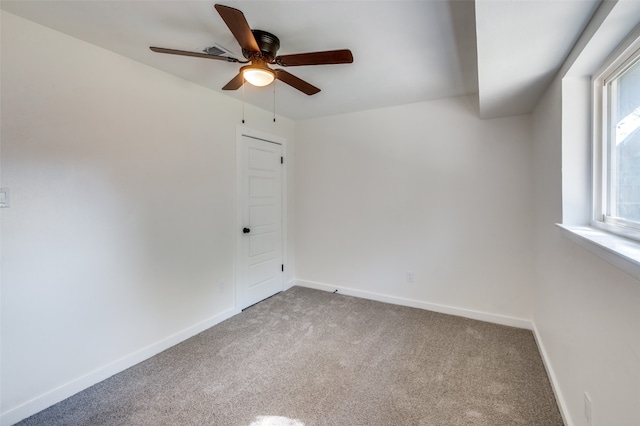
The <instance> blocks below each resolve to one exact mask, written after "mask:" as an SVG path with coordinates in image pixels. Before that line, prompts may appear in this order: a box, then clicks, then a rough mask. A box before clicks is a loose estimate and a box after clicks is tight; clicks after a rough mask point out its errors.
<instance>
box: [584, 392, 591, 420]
mask: <svg viewBox="0 0 640 426" xmlns="http://www.w3.org/2000/svg"><path fill="white" fill-rule="evenodd" d="M584 418H585V419H587V425H591V397H590V396H589V394H588V393H586V392H585V393H584Z"/></svg>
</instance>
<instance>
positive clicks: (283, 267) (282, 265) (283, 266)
mask: <svg viewBox="0 0 640 426" xmlns="http://www.w3.org/2000/svg"><path fill="white" fill-rule="evenodd" d="M282 272H284V264H283V265H282Z"/></svg>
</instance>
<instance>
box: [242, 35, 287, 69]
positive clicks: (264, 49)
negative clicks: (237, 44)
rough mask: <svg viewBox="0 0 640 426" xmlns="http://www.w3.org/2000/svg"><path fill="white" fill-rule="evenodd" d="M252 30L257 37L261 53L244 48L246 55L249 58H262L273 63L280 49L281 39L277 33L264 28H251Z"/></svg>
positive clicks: (243, 52) (243, 51)
mask: <svg viewBox="0 0 640 426" xmlns="http://www.w3.org/2000/svg"><path fill="white" fill-rule="evenodd" d="M251 32H252V33H253V37H254V38H255V39H256V43H258V48H259V49H260V53H259V54H258V53H256V52H251V51H249V50H246V49H242V54H243V55H244V57H245V58H247V59H249V60H254V59H262V60H263V61H265V62H267V63H273V61H274V59H275V57H276V53H277V52H278V49H280V39H278V37H276V36H275V35H273V34H271V33H269V32H266V31H262V30H251Z"/></svg>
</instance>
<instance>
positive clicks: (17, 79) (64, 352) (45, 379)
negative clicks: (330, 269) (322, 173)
mask: <svg viewBox="0 0 640 426" xmlns="http://www.w3.org/2000/svg"><path fill="white" fill-rule="evenodd" d="M246 116H247V119H248V123H247V126H250V127H253V128H255V129H256V130H259V131H263V132H267V133H270V134H274V135H277V136H281V137H285V138H287V139H288V141H289V144H288V153H289V159H290V160H292V159H293V154H294V149H293V137H294V123H293V122H292V121H290V120H287V119H284V118H279V119H278V122H277V123H276V124H274V123H273V122H272V115H271V113H270V112H268V111H261V110H258V109H255V108H251V107H248V106H247V113H246ZM240 119H241V104H240V103H238V102H237V101H235V100H232V99H231V98H228V97H225V96H223V95H220V94H218V93H216V92H212V91H209V90H206V89H203V88H202V87H198V86H196V85H193V84H191V83H188V82H186V81H183V80H180V79H178V78H176V77H173V76H171V75H168V74H165V73H162V72H159V71H157V70H154V69H152V68H149V67H147V66H144V65H141V64H139V63H136V62H133V61H131V60H129V59H126V58H124V57H121V56H118V55H116V54H113V53H111V52H108V51H105V50H103V49H101V48H98V47H95V46H93V45H89V44H87V43H84V42H81V41H79V40H77V39H74V38H71V37H68V36H66V35H63V34H60V33H57V32H55V31H52V30H49V29H47V28H44V27H41V26H39V25H36V24H33V23H30V22H28V21H25V20H23V19H21V18H18V17H16V16H14V15H11V14H8V13H6V12H2V134H1V138H2V186H3V187H9V188H10V189H11V207H10V208H9V209H2V212H1V214H2V217H1V219H2V354H1V356H2V360H1V361H2V370H1V377H2V408H1V411H2V413H3V416H2V422H3V424H7V423H10V422H12V421H15V420H18V419H19V418H21V417H23V416H24V415H28V414H31V413H33V412H35V411H38V410H39V409H42V408H44V407H45V406H46V405H48V404H51V403H54V402H56V401H57V400H59V399H60V398H62V397H66V396H68V395H69V394H71V393H74V392H75V391H78V390H80V389H82V388H83V387H85V386H87V385H89V384H91V383H92V382H93V381H95V380H99V379H101V378H103V376H105V375H107V376H108V375H109V374H112V373H114V372H116V371H118V370H120V369H122V368H125V367H127V366H128V365H130V364H131V363H133V362H135V361H136V360H140V359H141V358H144V357H146V356H149V355H151V354H152V353H153V352H154V351H157V350H161V349H163V348H164V347H166V346H167V345H170V344H171V343H175V342H176V341H177V340H180V339H182V338H185V337H188V335H189V334H192V333H194V332H196V331H199V330H200V329H202V328H204V327H207V326H209V325H211V324H213V323H215V322H217V321H219V320H221V319H224V318H225V317H226V316H228V315H230V314H231V313H233V311H234V286H233V283H234V253H235V249H234V244H235V236H236V229H235V187H234V181H235V152H236V151H235V140H236V125H237V124H239V123H240ZM291 162H292V161H291ZM290 170H291V171H292V170H293V167H291V168H290ZM293 191H294V185H293V181H292V180H290V182H289V200H290V206H291V208H290V209H289V212H288V217H289V219H290V220H291V222H293V218H294V214H293ZM291 235H293V233H291ZM288 247H289V249H290V254H292V253H293V247H294V245H293V240H291V241H290V242H289V245H288ZM292 258H293V256H292V255H290V256H289V260H290V261H291V260H292ZM289 266H290V267H288V268H287V272H288V279H292V277H293V273H294V268H293V265H291V264H290V265H289ZM220 283H224V285H225V286H224V290H223V291H220V289H219V284H220Z"/></svg>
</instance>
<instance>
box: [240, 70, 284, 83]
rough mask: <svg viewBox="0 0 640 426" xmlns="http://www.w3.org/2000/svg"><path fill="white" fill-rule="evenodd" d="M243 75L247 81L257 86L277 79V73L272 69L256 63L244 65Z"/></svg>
mask: <svg viewBox="0 0 640 426" xmlns="http://www.w3.org/2000/svg"><path fill="white" fill-rule="evenodd" d="M242 76H243V77H244V79H245V80H247V82H249V83H250V84H252V85H254V86H257V87H264V86H268V85H269V84H271V83H272V82H273V80H275V79H276V74H275V73H274V72H273V71H272V70H271V69H269V68H267V67H261V66H256V65H249V66H247V67H243V70H242Z"/></svg>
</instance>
